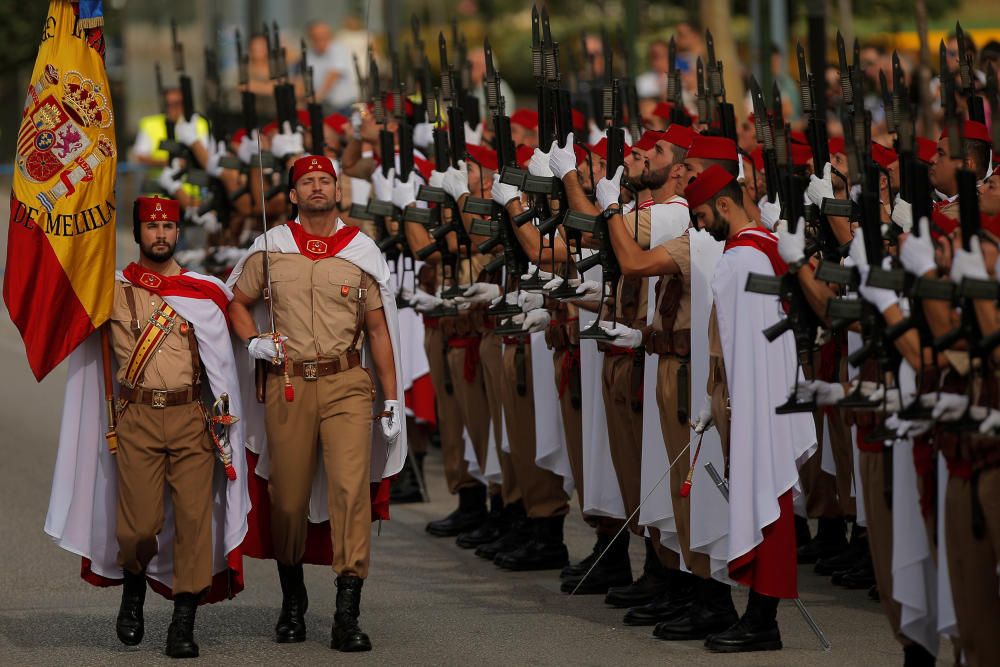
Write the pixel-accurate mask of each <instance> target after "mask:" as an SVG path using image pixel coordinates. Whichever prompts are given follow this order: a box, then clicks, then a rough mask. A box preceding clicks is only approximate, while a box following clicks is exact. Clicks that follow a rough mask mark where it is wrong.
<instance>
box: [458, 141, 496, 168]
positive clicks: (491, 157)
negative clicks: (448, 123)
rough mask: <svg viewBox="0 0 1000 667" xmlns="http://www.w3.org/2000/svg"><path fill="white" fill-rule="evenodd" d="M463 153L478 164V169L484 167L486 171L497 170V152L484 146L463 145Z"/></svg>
mask: <svg viewBox="0 0 1000 667" xmlns="http://www.w3.org/2000/svg"><path fill="white" fill-rule="evenodd" d="M465 152H466V153H468V154H469V157H470V158H472V160H473V161H474V162H475V163H476V164H478V165H479V166H480V167H485V168H486V169H492V170H493V171H496V170H497V166H498V163H497V152H496V151H495V150H492V149H489V148H487V147H485V146H477V145H475V144H465Z"/></svg>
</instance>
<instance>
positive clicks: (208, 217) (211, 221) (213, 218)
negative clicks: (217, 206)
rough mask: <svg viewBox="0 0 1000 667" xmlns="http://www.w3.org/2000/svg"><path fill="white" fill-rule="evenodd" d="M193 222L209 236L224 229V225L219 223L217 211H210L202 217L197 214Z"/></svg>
mask: <svg viewBox="0 0 1000 667" xmlns="http://www.w3.org/2000/svg"><path fill="white" fill-rule="evenodd" d="M192 221H193V222H194V224H196V225H198V226H199V227H202V228H203V229H204V230H205V231H206V232H208V233H209V234H215V233H216V232H218V231H220V230H221V229H222V223H221V222H219V216H218V215H217V214H216V213H215V211H208V212H206V213H203V214H202V215H198V214H197V212H196V213H195V215H194V217H193V218H192Z"/></svg>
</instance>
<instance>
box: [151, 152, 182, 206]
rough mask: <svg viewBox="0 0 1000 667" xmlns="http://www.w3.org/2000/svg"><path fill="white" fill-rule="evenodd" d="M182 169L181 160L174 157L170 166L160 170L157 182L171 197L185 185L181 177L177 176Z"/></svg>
mask: <svg viewBox="0 0 1000 667" xmlns="http://www.w3.org/2000/svg"><path fill="white" fill-rule="evenodd" d="M180 171H181V165H180V160H177V159H174V160H173V161H171V163H170V166H167V167H164V168H163V169H161V170H160V175H159V176H158V177H157V179H156V183H157V184H158V185H159V186H160V187H161V188H163V190H164V191H165V192H166V193H167V194H168V195H170V196H171V197H172V196H173V195H174V194H175V193H176V192H177V191H178V190H180V189H181V187H183V186H184V183H182V182H181V179H179V178H177V174H179V173H180Z"/></svg>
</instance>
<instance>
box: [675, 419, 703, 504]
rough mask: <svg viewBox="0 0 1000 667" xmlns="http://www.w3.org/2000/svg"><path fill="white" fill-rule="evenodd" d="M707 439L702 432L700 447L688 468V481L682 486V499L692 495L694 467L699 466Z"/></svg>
mask: <svg viewBox="0 0 1000 667" xmlns="http://www.w3.org/2000/svg"><path fill="white" fill-rule="evenodd" d="M704 439H705V432H704V431H702V432H701V435H699V436H698V446H697V447H695V449H694V460H692V461H691V467H690V468H688V474H687V479H685V480H684V483H683V484H681V491H680V494H681V498H687V497H688V496H690V495H691V478H692V477H693V476H694V467H695V466H696V465H698V455H699V454H701V441H702V440H704Z"/></svg>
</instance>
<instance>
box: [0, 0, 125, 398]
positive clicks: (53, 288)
mask: <svg viewBox="0 0 1000 667" xmlns="http://www.w3.org/2000/svg"><path fill="white" fill-rule="evenodd" d="M101 12H102V8H101V2H100V1H99V0H84V2H82V4H81V3H77V2H71V1H70V0H51V1H50V2H49V11H48V15H47V17H46V19H45V24H44V26H43V29H42V37H41V44H40V45H39V48H38V58H37V60H36V61H35V67H34V70H33V72H32V74H31V80H30V82H29V84H28V89H27V91H26V92H25V96H24V106H23V115H22V120H21V126H20V128H19V130H18V135H17V153H16V155H15V158H14V182H13V187H12V189H11V201H10V222H9V226H8V245H7V264H6V269H5V274H4V286H3V297H4V302H5V303H6V305H7V309H8V311H9V313H10V317H11V319H12V320H13V322H14V324H15V325H16V326H17V328H18V330H19V331H20V332H21V338H22V339H23V340H24V346H25V351H26V353H27V357H28V363H29V365H30V366H31V370H32V372H33V373H34V374H35V377H36V378H37V379H38V380H41V379H42V378H43V377H45V375H46V374H48V372H49V371H51V370H52V369H53V368H54V367H55V366H56V365H58V364H59V362H60V361H62V360H63V359H64V358H65V357H66V356H67V355H68V354H69V353H70V352H72V351H73V349H74V348H75V347H76V346H77V345H79V344H80V342H82V341H83V340H84V339H85V338H86V337H87V336H89V335H90V334H91V333H93V332H94V330H95V329H97V328H98V327H100V326H101V325H102V324H103V323H104V322H105V321H106V320H107V319H108V317H109V315H110V313H111V305H112V294H113V291H112V283H113V281H114V262H115V198H114V187H115V167H116V162H117V151H116V148H115V123H114V113H113V111H112V105H111V98H110V95H109V86H108V79H107V74H106V73H105V70H104V34H103V27H102V26H103V18H102V16H101Z"/></svg>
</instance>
